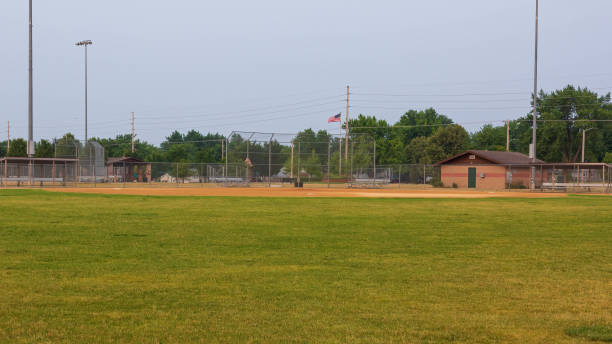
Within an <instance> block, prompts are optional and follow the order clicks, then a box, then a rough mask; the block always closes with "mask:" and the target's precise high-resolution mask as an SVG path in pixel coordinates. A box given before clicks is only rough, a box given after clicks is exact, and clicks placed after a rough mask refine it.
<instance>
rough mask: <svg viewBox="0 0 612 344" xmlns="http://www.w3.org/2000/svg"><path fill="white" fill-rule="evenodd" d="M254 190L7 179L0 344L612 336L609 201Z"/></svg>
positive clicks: (1, 230) (585, 339)
mask: <svg viewBox="0 0 612 344" xmlns="http://www.w3.org/2000/svg"><path fill="white" fill-rule="evenodd" d="M372 192H373V193H376V192H377V191H372ZM132 193H134V192H132ZM365 193H367V192H365ZM471 195H476V194H475V193H473V194H471ZM517 195H518V196H517ZM247 196H249V195H247ZM250 196H251V197H244V196H235V195H233V194H231V192H229V191H228V194H226V195H209V196H199V195H190V196H172V195H165V194H158V195H155V194H153V195H152V194H144V193H142V194H138V193H137V192H136V194H131V195H128V194H108V193H106V194H105V193H102V194H99V193H85V192H72V193H67V192H50V191H42V190H0V342H1V343H128V342H130V343H133V342H138V343H192V342H196V343H592V342H593V341H600V342H606V341H608V342H610V341H612V296H611V295H612V225H611V223H612V198H610V197H609V196H575V195H563V197H551V198H548V197H547V198H528V197H527V196H525V197H520V194H512V195H511V194H508V197H504V195H498V196H495V197H484V196H483V197H470V196H469V195H468V196H466V197H459V198H448V197H440V198H422V197H419V196H415V197H416V198H407V197H401V196H398V195H397V194H393V193H391V194H388V195H354V197H344V196H341V195H334V194H330V195H321V196H322V197H316V196H317V194H313V195H304V196H314V197H293V196H291V197H283V194H282V193H280V194H270V195H268V196H269V197H259V196H262V195H256V194H253V195H250ZM255 196H258V197H255ZM511 196H512V197H511Z"/></svg>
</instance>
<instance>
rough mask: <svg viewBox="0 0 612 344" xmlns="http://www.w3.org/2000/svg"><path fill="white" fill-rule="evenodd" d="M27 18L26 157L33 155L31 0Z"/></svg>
mask: <svg viewBox="0 0 612 344" xmlns="http://www.w3.org/2000/svg"><path fill="white" fill-rule="evenodd" d="M29 4H30V7H29V10H30V12H29V18H28V38H29V61H28V62H29V63H28V147H27V148H28V149H27V151H28V157H30V158H31V157H33V156H34V130H33V129H32V128H33V122H34V115H33V114H34V103H33V97H34V95H33V91H32V88H33V86H32V84H33V78H32V73H33V72H32V0H30V1H29Z"/></svg>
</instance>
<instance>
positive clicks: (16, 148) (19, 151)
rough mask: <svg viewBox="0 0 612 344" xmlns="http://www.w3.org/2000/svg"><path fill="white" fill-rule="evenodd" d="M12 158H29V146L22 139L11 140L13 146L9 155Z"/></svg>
mask: <svg viewBox="0 0 612 344" xmlns="http://www.w3.org/2000/svg"><path fill="white" fill-rule="evenodd" d="M7 156H10V157H27V156H28V144H27V142H26V141H25V140H24V139H22V138H18V139H14V140H11V146H10V148H9V152H8V155H7Z"/></svg>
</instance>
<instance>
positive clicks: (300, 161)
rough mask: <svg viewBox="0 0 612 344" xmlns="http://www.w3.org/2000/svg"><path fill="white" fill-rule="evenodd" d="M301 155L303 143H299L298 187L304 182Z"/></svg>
mask: <svg viewBox="0 0 612 344" xmlns="http://www.w3.org/2000/svg"><path fill="white" fill-rule="evenodd" d="M301 153H302V142H300V141H298V157H297V158H298V169H297V181H298V187H299V186H300V183H301V182H302V173H301V171H302V158H301V156H300V155H301Z"/></svg>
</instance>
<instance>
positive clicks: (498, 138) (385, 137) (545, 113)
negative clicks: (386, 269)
mask: <svg viewBox="0 0 612 344" xmlns="http://www.w3.org/2000/svg"><path fill="white" fill-rule="evenodd" d="M610 100H611V99H610V93H608V94H605V95H598V94H597V93H596V92H593V91H591V90H588V89H587V88H580V87H573V86H567V87H565V88H564V89H561V90H556V91H554V92H550V93H546V92H543V91H541V92H540V93H539V94H538V117H537V120H538V126H537V138H538V141H537V156H538V158H540V159H542V160H545V161H549V162H579V161H580V158H581V155H580V154H581V146H582V131H583V130H586V131H588V132H587V145H586V149H585V161H587V162H609V163H612V130H611V129H612V122H606V121H610V120H612V103H611V102H610ZM532 116H533V114H532V113H528V114H526V115H524V116H521V117H519V118H518V119H516V120H513V121H510V123H509V127H510V128H509V129H510V150H511V151H515V152H521V153H525V154H527V153H528V151H529V144H530V143H531V135H532V118H533V117H532ZM349 128H350V132H351V135H352V136H354V135H359V134H362V135H367V136H368V137H371V138H372V139H373V140H375V141H376V163H377V164H380V165H391V164H432V163H435V162H437V161H440V160H443V159H445V158H447V157H450V156H452V155H455V154H458V153H460V152H462V151H464V150H467V149H481V150H499V151H502V150H505V149H506V132H507V131H506V125H498V126H494V125H491V124H487V125H484V126H482V127H481V128H480V129H479V130H477V131H475V132H473V133H469V132H468V131H467V130H466V129H465V128H463V127H462V126H461V125H459V124H456V123H454V122H453V120H452V119H451V118H449V117H447V116H445V115H444V114H441V113H439V112H437V111H436V110H435V109H433V108H430V109H426V110H419V111H417V110H409V111H407V112H405V113H404V114H403V115H402V116H401V117H400V118H399V120H398V121H397V122H395V123H389V122H387V121H386V120H381V119H377V118H376V116H375V115H364V114H360V115H359V116H357V117H356V118H353V119H351V120H350V121H349ZM224 139H225V138H224V136H223V135H221V134H218V133H207V134H202V133H200V132H199V131H197V130H190V131H188V132H187V133H185V134H183V133H180V132H178V131H174V132H172V133H171V134H170V135H169V136H167V137H166V139H165V140H164V141H163V142H162V143H161V144H160V145H159V146H155V145H152V144H150V143H148V142H146V141H142V140H140V139H136V141H135V151H134V152H132V151H131V136H130V135H129V134H126V135H118V136H116V137H114V138H92V139H91V141H95V142H98V143H99V144H100V145H101V146H103V147H104V149H105V157H106V158H109V157H122V156H126V157H134V158H137V159H141V160H144V161H151V162H153V161H155V162H193V163H222V162H225V156H222V145H223V144H224V143H223V142H222V141H223V140H224ZM228 139H229V150H230V154H228V156H230V155H231V156H230V157H229V159H230V160H232V161H231V162H239V161H238V158H237V157H238V156H240V154H231V153H232V152H233V151H234V152H236V153H239V152H244V150H245V149H247V148H246V145H247V144H248V145H249V147H248V149H250V151H251V152H253V155H252V158H250V160H257V159H259V158H258V157H261V156H264V155H265V154H257V152H262V153H265V152H269V151H270V152H273V153H274V155H272V157H273V158H272V159H273V160H274V161H273V164H274V165H279V166H280V165H283V166H284V167H286V168H290V165H291V162H290V161H288V159H287V154H289V149H290V147H289V146H287V145H286V144H281V143H279V142H278V141H276V140H272V141H271V142H270V143H266V142H258V143H248V142H246V141H247V138H244V137H241V136H239V135H234V136H233V137H230V138H228ZM296 140H298V141H301V142H305V143H306V142H308V144H306V146H305V147H302V152H304V153H306V154H307V155H306V156H307V158H305V161H304V163H305V166H316V165H326V164H327V161H326V160H327V159H328V158H327V154H326V153H327V145H326V144H322V143H324V142H334V143H336V141H334V140H338V139H337V138H334V137H333V136H332V135H331V134H330V133H329V132H328V131H326V130H320V131H318V132H314V131H313V130H311V129H306V130H302V131H300V133H299V134H298V135H297V137H296ZM269 145H270V146H269ZM26 146H27V144H26V141H25V140H24V139H21V138H17V139H14V140H11V143H10V150H9V151H8V152H7V149H6V148H7V142H6V141H3V142H0V156H2V157H3V156H14V157H22V156H26V151H27V149H26ZM35 148H36V154H35V156H36V157H65V158H68V157H76V156H78V154H79V151H80V152H83V150H84V149H85V148H84V145H83V144H82V142H80V141H79V140H77V139H76V138H75V137H74V135H73V134H70V133H67V134H65V135H64V136H63V137H61V138H59V139H56V140H45V139H42V140H40V141H39V142H37V143H36V147H35ZM310 153H312V154H310ZM338 154H340V153H339V152H337V151H334V152H333V156H332V157H331V159H333V160H334V161H336V160H337V159H338ZM364 154H365V152H364ZM266 159H267V158H266ZM364 159H365V155H364ZM233 160H236V161H233ZM306 160H308V161H307V162H306ZM268 162H269V161H267V160H266V161H263V160H262V161H252V163H253V164H254V165H260V164H262V165H263V164H267V163H268ZM295 163H296V162H295V161H294V164H295ZM316 170H317V169H316V168H314V169H313V171H316ZM318 170H319V171H320V169H318Z"/></svg>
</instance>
